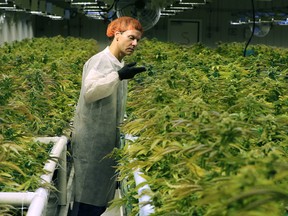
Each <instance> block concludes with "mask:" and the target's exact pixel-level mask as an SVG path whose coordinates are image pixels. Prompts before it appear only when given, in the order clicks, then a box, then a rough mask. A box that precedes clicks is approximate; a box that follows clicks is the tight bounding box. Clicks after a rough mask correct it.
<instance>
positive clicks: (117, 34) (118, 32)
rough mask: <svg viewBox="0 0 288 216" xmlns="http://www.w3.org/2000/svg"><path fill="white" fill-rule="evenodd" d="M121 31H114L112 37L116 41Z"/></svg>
mask: <svg viewBox="0 0 288 216" xmlns="http://www.w3.org/2000/svg"><path fill="white" fill-rule="evenodd" d="M120 35H121V32H120V31H116V32H115V34H114V38H115V39H116V41H118V38H119V37H120Z"/></svg>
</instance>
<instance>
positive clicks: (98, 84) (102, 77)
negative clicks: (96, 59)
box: [84, 69, 120, 103]
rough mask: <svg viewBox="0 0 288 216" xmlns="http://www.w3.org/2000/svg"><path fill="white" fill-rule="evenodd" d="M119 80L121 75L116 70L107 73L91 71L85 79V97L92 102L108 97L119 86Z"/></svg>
mask: <svg viewBox="0 0 288 216" xmlns="http://www.w3.org/2000/svg"><path fill="white" fill-rule="evenodd" d="M92 70H93V69H92ZM119 82H120V79H119V75H118V73H117V72H116V71H111V72H110V73H107V74H103V73H98V72H97V71H94V72H93V71H92V72H91V71H90V72H89V73H88V75H87V77H86V78H85V80H84V88H85V92H84V98H85V101H86V103H92V102H94V101H97V100H100V99H102V98H105V97H108V96H109V95H111V94H112V92H113V91H114V90H115V88H117V86H118V84H119Z"/></svg>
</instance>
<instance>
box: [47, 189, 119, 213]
mask: <svg viewBox="0 0 288 216" xmlns="http://www.w3.org/2000/svg"><path fill="white" fill-rule="evenodd" d="M119 193H120V192H119V190H117V191H116V194H115V198H118V197H119ZM57 205H58V203H57V198H56V197H55V196H53V194H52V195H51V196H50V198H49V202H48V206H47V214H46V216H67V213H68V212H67V210H68V209H67V210H66V211H59V208H58V207H59V206H57ZM102 216H123V213H122V211H121V209H120V208H113V209H109V210H106V212H104V214H102Z"/></svg>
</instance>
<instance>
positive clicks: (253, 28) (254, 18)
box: [243, 0, 256, 57]
mask: <svg viewBox="0 0 288 216" xmlns="http://www.w3.org/2000/svg"><path fill="white" fill-rule="evenodd" d="M251 4H252V16H253V26H252V32H251V36H250V37H249V40H248V41H247V43H246V45H245V49H244V53H243V55H244V57H246V52H247V47H248V45H249V44H250V42H251V40H252V38H253V36H254V32H255V26H256V16H255V6H254V0H251Z"/></svg>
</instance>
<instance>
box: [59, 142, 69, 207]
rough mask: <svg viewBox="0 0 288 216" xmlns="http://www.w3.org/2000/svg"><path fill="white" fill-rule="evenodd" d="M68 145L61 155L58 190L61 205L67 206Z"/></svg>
mask: <svg viewBox="0 0 288 216" xmlns="http://www.w3.org/2000/svg"><path fill="white" fill-rule="evenodd" d="M66 154H67V145H64V150H63V151H62V153H61V158H60V160H59V170H58V178H57V188H58V190H59V192H58V197H59V203H58V204H59V205H66V204H67V159H66Z"/></svg>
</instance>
